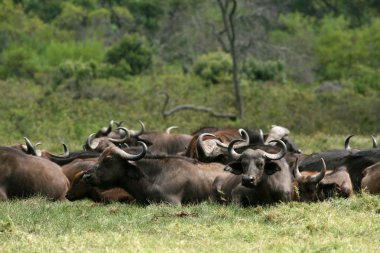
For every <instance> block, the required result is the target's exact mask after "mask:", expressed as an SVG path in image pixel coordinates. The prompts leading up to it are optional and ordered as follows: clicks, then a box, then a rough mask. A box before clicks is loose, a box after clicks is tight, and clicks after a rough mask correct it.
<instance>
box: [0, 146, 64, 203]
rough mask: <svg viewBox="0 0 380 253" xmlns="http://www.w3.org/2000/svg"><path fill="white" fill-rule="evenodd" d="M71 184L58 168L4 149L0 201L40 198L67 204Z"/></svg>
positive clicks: (0, 160)
mask: <svg viewBox="0 0 380 253" xmlns="http://www.w3.org/2000/svg"><path fill="white" fill-rule="evenodd" d="M68 186H69V182H68V180H67V178H66V176H65V175H64V174H63V172H62V168H61V167H60V166H58V165H57V164H55V163H53V162H50V161H49V160H46V159H44V158H40V157H35V156H31V155H27V154H25V153H23V152H21V151H19V150H16V149H13V148H8V147H0V200H7V199H11V198H27V197H30V196H35V195H40V196H44V197H46V198H48V199H51V200H63V199H65V194H66V191H67V189H68Z"/></svg>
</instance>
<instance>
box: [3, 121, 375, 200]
mask: <svg viewBox="0 0 380 253" xmlns="http://www.w3.org/2000/svg"><path fill="white" fill-rule="evenodd" d="M178 132H179V130H178V127H176V126H172V127H169V128H167V129H166V130H165V131H147V130H146V129H145V125H144V123H143V122H141V121H140V127H139V129H138V130H131V129H128V128H127V127H125V126H124V125H123V122H116V121H113V120H111V121H110V122H109V124H108V126H107V127H104V128H101V129H99V130H98V131H97V132H95V133H93V134H90V135H89V136H88V138H87V139H86V140H85V141H84V144H83V150H78V151H69V149H68V147H67V145H66V144H63V148H64V153H63V154H61V155H56V154H53V153H51V152H49V151H48V150H44V149H39V147H41V146H40V144H41V143H35V144H33V143H32V142H31V141H30V140H29V139H28V138H26V137H24V140H25V143H23V144H16V145H13V146H2V147H0V200H2V201H5V200H8V199H22V198H29V197H33V196H41V197H44V198H47V199H49V200H69V201H75V200H81V199H90V200H92V201H96V202H115V201H117V202H126V203H139V204H144V205H145V204H151V203H168V204H177V205H182V204H188V203H199V202H202V201H210V202H213V203H220V204H237V205H240V206H251V205H262V204H273V203H278V202H288V201H302V202H311V201H324V200H326V199H330V198H336V197H343V198H349V197H351V196H353V194H355V193H358V192H362V191H366V192H369V193H371V194H379V193H380V149H378V147H377V141H376V139H375V138H374V137H373V136H371V138H372V145H369V146H368V148H366V149H362V150H359V149H355V148H351V146H350V140H351V139H352V137H353V136H354V135H350V136H348V137H347V138H346V140H345V141H344V142H342V144H343V145H342V148H341V149H334V150H324V151H321V152H317V153H313V154H304V153H303V152H302V151H301V149H300V148H299V147H298V146H297V145H296V144H295V143H294V141H292V139H291V138H290V137H289V134H290V131H289V130H288V129H287V128H285V127H282V126H277V125H273V126H272V128H271V129H269V131H268V132H266V133H264V132H263V131H262V130H252V129H247V128H233V127H203V128H200V129H198V130H197V131H195V132H193V133H191V134H183V133H178ZM368 139H369V141H368V142H369V143H370V138H368Z"/></svg>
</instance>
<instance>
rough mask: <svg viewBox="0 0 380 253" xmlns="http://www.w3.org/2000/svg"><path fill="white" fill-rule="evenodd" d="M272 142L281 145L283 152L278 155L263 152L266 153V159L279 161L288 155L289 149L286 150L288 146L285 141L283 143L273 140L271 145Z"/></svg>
mask: <svg viewBox="0 0 380 253" xmlns="http://www.w3.org/2000/svg"><path fill="white" fill-rule="evenodd" d="M271 142H277V143H279V144H280V145H281V151H280V152H278V153H277V154H271V153H267V152H265V151H263V152H264V157H265V158H268V159H270V160H278V159H281V158H283V157H284V155H286V152H287V151H288V150H287V148H286V144H285V143H284V142H283V141H281V140H272V141H270V142H269V143H271Z"/></svg>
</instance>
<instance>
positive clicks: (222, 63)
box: [193, 52, 232, 84]
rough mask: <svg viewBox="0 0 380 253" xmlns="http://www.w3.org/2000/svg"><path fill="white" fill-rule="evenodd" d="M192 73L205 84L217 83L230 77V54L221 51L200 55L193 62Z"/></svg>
mask: <svg viewBox="0 0 380 253" xmlns="http://www.w3.org/2000/svg"><path fill="white" fill-rule="evenodd" d="M193 68H194V73H195V74H196V75H197V76H199V77H200V78H202V79H203V80H205V81H206V83H207V84H210V83H212V84H217V83H220V82H222V81H225V80H227V79H230V78H231V73H232V60H231V56H230V55H229V54H227V53H223V52H211V53H208V54H205V55H201V56H200V57H199V58H198V59H197V60H196V61H195V63H194V66H193Z"/></svg>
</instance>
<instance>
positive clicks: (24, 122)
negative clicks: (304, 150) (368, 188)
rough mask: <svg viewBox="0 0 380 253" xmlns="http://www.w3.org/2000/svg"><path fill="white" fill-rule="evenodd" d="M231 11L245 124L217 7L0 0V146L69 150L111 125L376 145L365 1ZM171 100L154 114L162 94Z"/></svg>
mask: <svg viewBox="0 0 380 253" xmlns="http://www.w3.org/2000/svg"><path fill="white" fill-rule="evenodd" d="M328 3H329V2H327V1H322V0H313V1H308V2H307V3H305V2H304V1H296V0H293V1H291V0H287V1H276V0H271V1H260V0H255V1H239V3H238V6H237V7H238V8H237V11H236V14H235V17H234V21H235V27H236V47H237V52H238V62H239V77H240V80H241V81H240V85H241V90H242V97H243V103H244V108H245V109H244V111H245V114H244V118H242V119H238V120H236V121H230V120H228V119H220V118H212V117H210V116H209V115H208V114H207V113H200V112H194V111H180V112H177V113H176V114H173V115H170V116H168V117H163V114H162V112H163V111H164V110H169V109H171V108H173V107H175V106H178V105H181V104H192V105H198V106H206V107H209V108H212V109H213V110H215V111H218V112H225V113H230V114H236V109H235V104H234V95H233V84H232V81H231V58H230V55H229V54H228V52H225V51H224V50H223V49H224V46H223V43H222V41H221V40H220V39H219V40H218V37H217V36H216V34H218V33H219V32H220V31H221V30H222V28H223V26H222V20H221V14H220V10H219V7H218V6H217V4H216V2H214V1H197V0H192V1H190V0H185V1H177V0H170V1H165V3H162V1H158V0H139V1H138V0H129V1H126V0H125V1H122V0H113V1H102V0H70V1H58V0H53V1H43V2H41V1H35V0H13V1H12V0H2V1H0V20H1V22H0V79H1V80H0V89H1V90H2V91H3V92H2V94H3V96H2V99H1V101H0V109H1V114H0V122H1V124H0V137H1V141H2V143H3V144H11V143H12V144H13V143H14V142H19V141H21V140H22V137H23V136H28V137H29V138H31V139H32V140H39V141H42V142H44V141H45V142H52V143H57V145H59V144H58V143H59V142H62V141H65V142H67V143H68V144H71V146H74V148H80V146H81V145H80V143H82V141H83V139H85V138H86V137H87V136H88V134H90V133H91V132H94V131H96V130H97V129H98V128H99V127H102V126H104V125H106V124H107V122H108V121H109V120H110V119H114V120H123V121H124V122H125V124H126V126H127V127H129V128H137V127H138V120H142V121H144V122H145V124H146V126H147V128H148V129H151V130H153V129H154V130H161V129H164V128H166V127H167V126H170V125H178V126H180V129H181V130H180V131H181V132H187V133H190V132H192V131H194V130H196V129H197V128H199V127H201V126H205V125H208V126H210V125H217V126H239V127H240V126H242V127H249V128H262V129H264V131H265V130H267V129H268V128H269V127H270V125H272V124H279V125H284V126H286V127H288V128H289V129H290V130H291V131H292V133H295V134H301V135H302V134H303V135H307V134H318V133H321V132H322V133H323V132H325V133H329V134H335V133H339V134H343V135H345V134H351V133H354V134H366V135H368V134H375V135H376V133H378V132H379V124H378V122H379V117H380V114H379V113H377V112H378V110H379V109H380V99H379V92H380V84H379V81H378V80H379V77H380V76H379V73H380V72H379V66H380V62H379V59H380V30H379V27H380V25H379V24H380V23H379V22H380V19H379V18H378V14H379V11H380V6H379V4H378V3H377V2H376V1H365V2H363V1H359V0H358V1H350V2H347V1H333V2H331V3H330V4H328ZM163 93H167V94H168V95H169V97H170V100H169V103H168V104H167V106H166V108H164V104H165V103H164V102H165V96H164V95H163Z"/></svg>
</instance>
